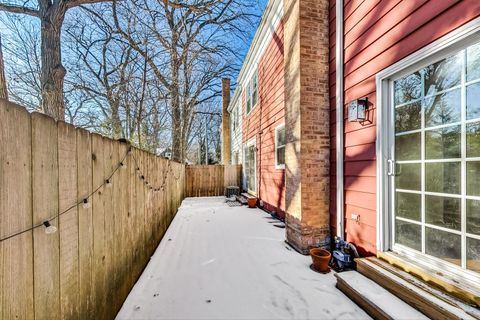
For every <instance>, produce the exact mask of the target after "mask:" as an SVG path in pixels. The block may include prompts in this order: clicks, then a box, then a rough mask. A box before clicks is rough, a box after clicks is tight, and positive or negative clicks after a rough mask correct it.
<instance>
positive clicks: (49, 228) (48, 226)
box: [43, 221, 57, 234]
mask: <svg viewBox="0 0 480 320" xmlns="http://www.w3.org/2000/svg"><path fill="white" fill-rule="evenodd" d="M43 225H44V227H45V233H46V234H53V233H55V232H57V227H55V226H52V225H51V224H50V222H49V221H45V222H44V223H43Z"/></svg>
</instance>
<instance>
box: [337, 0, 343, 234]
mask: <svg viewBox="0 0 480 320" xmlns="http://www.w3.org/2000/svg"><path fill="white" fill-rule="evenodd" d="M335 7H336V8H335V17H336V25H335V36H336V44H335V60H336V65H335V68H336V86H335V90H336V92H335V100H336V101H335V102H336V116H337V119H336V130H337V131H336V159H337V236H338V237H340V238H342V239H343V238H344V235H345V212H344V208H345V201H344V198H345V194H344V141H343V139H344V135H343V134H344V130H343V120H344V119H343V109H344V86H343V81H344V78H343V46H344V45H343V23H344V21H343V18H344V17H343V0H336V3H335ZM339 17H340V18H339Z"/></svg>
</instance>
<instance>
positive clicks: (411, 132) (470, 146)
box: [391, 44, 480, 272]
mask: <svg viewBox="0 0 480 320" xmlns="http://www.w3.org/2000/svg"><path fill="white" fill-rule="evenodd" d="M391 90H392V91H393V104H394V106H393V108H394V121H395V129H394V130H395V132H394V150H392V153H394V155H393V154H392V157H391V158H392V159H395V162H394V163H395V170H393V169H392V170H391V171H394V172H391V173H392V175H394V176H395V177H394V179H393V181H394V182H393V183H392V186H393V191H394V195H395V196H394V205H393V211H394V213H393V214H394V219H393V228H394V232H393V238H394V246H397V247H399V246H400V247H404V248H405V247H407V248H409V249H413V250H415V251H418V252H421V253H423V254H426V255H429V256H433V257H435V258H438V259H441V260H444V261H447V262H449V263H451V264H454V265H457V266H459V267H461V268H463V269H468V270H473V271H476V272H480V44H476V45H473V46H470V47H468V48H466V49H464V50H462V51H460V52H458V53H456V54H454V55H451V56H449V57H447V58H445V59H443V60H441V61H438V62H435V63H433V64H431V65H429V66H427V67H425V68H422V69H421V70H418V71H416V72H413V73H411V74H408V75H405V76H403V77H402V78H400V79H397V80H395V81H393V82H392V89H391ZM392 164H393V162H392Z"/></svg>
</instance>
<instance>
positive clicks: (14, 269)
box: [0, 102, 33, 319]
mask: <svg viewBox="0 0 480 320" xmlns="http://www.w3.org/2000/svg"><path fill="white" fill-rule="evenodd" d="M0 121H1V123H0V150H1V151H0V237H2V238H3V237H7V236H9V235H12V234H14V233H16V232H19V231H22V230H25V229H28V228H30V227H31V226H32V188H31V187H32V186H31V183H32V173H31V160H32V158H31V157H32V154H31V145H32V140H31V139H32V132H31V120H30V115H29V114H28V112H27V111H26V110H25V109H23V108H21V107H18V106H14V105H13V104H7V103H5V102H0ZM32 255H33V243H32V231H29V232H26V233H23V234H22V235H19V236H17V237H14V238H11V239H9V240H6V241H4V242H3V243H0V272H1V274H0V318H2V319H32V318H33V263H32V261H33V259H32Z"/></svg>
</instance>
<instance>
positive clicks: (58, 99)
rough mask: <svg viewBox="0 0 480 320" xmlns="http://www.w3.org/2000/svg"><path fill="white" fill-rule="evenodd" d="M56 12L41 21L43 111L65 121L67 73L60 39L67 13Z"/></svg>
mask: <svg viewBox="0 0 480 320" xmlns="http://www.w3.org/2000/svg"><path fill="white" fill-rule="evenodd" d="M54 11H55V13H54V14H46V15H45V16H44V17H42V19H41V27H42V31H41V39H42V47H41V51H42V74H41V83H42V110H43V112H44V113H45V114H47V115H49V116H51V117H53V118H54V119H56V120H64V119H65V100H64V95H63V82H64V79H65V75H66V73H67V72H66V70H65V68H64V67H63V65H62V54H61V42H60V37H61V28H62V23H63V19H64V16H65V12H61V11H62V10H54Z"/></svg>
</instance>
